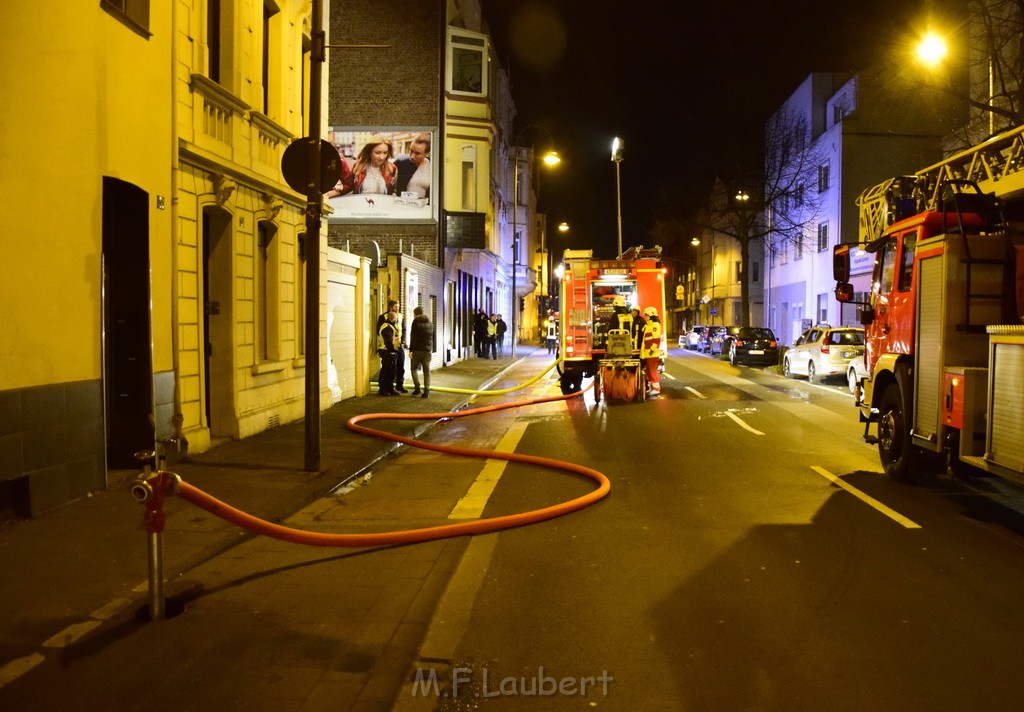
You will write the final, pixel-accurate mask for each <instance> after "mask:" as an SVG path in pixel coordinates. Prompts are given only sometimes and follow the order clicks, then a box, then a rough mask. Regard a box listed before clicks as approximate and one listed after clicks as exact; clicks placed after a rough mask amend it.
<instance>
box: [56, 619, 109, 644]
mask: <svg viewBox="0 0 1024 712" xmlns="http://www.w3.org/2000/svg"><path fill="white" fill-rule="evenodd" d="M102 622H103V621H83V622H82V623H74V624H72V625H69V626H68V627H67V628H65V629H64V630H62V631H61V632H60V633H57V635H55V636H53V637H52V638H50V639H48V640H46V641H44V642H43V647H44V648H63V647H66V646H68V645H70V644H71V643H74V642H75V641H76V640H78V639H79V638H81V637H82V636H83V635H85V634H86V633H88V632H89V631H90V630H92V629H93V628H95V627H96V626H98V625H100V624H101V623H102Z"/></svg>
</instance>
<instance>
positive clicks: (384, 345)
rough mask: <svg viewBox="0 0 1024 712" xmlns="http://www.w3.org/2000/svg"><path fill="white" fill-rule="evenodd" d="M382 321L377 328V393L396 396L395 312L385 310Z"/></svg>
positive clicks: (396, 335)
mask: <svg viewBox="0 0 1024 712" xmlns="http://www.w3.org/2000/svg"><path fill="white" fill-rule="evenodd" d="M383 316H384V323H383V324H381V326H380V328H379V329H377V355H378V356H380V373H379V374H378V375H377V395H380V396H397V395H398V392H397V391H396V390H395V352H396V351H397V348H396V345H395V343H396V341H398V329H397V328H396V325H395V322H396V321H397V320H398V316H397V315H396V314H395V312H390V311H389V312H386V313H385V314H384V315H383Z"/></svg>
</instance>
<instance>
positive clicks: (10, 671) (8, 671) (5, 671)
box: [0, 653, 46, 687]
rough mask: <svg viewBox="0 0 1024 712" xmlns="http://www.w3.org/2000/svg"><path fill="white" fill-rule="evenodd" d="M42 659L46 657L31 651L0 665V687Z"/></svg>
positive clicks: (12, 680) (15, 678)
mask: <svg viewBox="0 0 1024 712" xmlns="http://www.w3.org/2000/svg"><path fill="white" fill-rule="evenodd" d="M44 660H46V658H45V657H43V655H41V654H40V653H32V654H31V655H26V656H25V657H23V658H18V659H17V660H12V661H11V662H9V663H7V664H6V665H4V666H3V667H0V687H4V686H5V685H8V684H10V683H12V682H14V681H15V680H17V679H18V678H19V677H21V676H22V675H24V674H25V673H27V672H28V671H29V670H31V669H32V668H34V667H35V666H36V665H38V664H39V663H41V662H43V661H44Z"/></svg>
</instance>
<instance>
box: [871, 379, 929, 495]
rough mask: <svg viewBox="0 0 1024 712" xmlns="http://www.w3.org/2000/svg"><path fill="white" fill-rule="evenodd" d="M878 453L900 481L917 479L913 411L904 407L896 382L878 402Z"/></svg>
mask: <svg viewBox="0 0 1024 712" xmlns="http://www.w3.org/2000/svg"><path fill="white" fill-rule="evenodd" d="M878 455H879V457H880V458H881V460H882V468H883V469H884V470H885V474H887V475H888V476H889V477H891V478H892V479H894V480H896V481H897V482H908V483H913V482H916V481H917V480H918V478H919V473H918V472H917V471H916V470H915V469H914V467H913V465H914V457H913V446H912V445H911V442H910V414H909V413H907V412H906V409H905V408H904V407H903V396H902V394H901V393H900V388H899V386H898V385H897V384H895V383H893V384H890V385H889V387H888V388H886V389H885V393H883V394H882V400H881V403H880V405H879V406H878Z"/></svg>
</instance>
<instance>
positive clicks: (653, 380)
mask: <svg viewBox="0 0 1024 712" xmlns="http://www.w3.org/2000/svg"><path fill="white" fill-rule="evenodd" d="M644 318H645V319H646V320H647V323H646V324H644V336H643V343H642V344H641V346H640V358H641V360H643V362H644V374H645V375H646V377H647V395H649V396H656V395H659V394H660V393H661V376H660V374H659V373H658V366H659V365H660V364H661V322H660V321H659V320H658V310H657V309H655V308H654V307H647V308H646V309H644Z"/></svg>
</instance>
